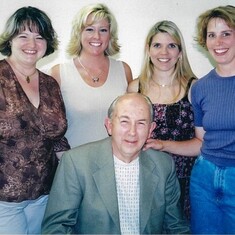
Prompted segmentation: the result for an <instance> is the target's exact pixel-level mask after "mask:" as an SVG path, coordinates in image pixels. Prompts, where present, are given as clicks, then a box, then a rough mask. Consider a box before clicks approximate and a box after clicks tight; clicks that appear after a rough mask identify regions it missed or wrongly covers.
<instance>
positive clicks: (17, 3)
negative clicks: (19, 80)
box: [0, 0, 235, 77]
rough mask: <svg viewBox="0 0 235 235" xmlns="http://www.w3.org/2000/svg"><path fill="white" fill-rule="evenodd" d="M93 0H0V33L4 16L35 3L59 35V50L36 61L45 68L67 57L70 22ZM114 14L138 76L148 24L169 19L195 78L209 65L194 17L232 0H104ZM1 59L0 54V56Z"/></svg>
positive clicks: (126, 55)
mask: <svg viewBox="0 0 235 235" xmlns="http://www.w3.org/2000/svg"><path fill="white" fill-rule="evenodd" d="M96 2H98V1H93V0H1V7H0V19H1V23H0V32H2V30H3V27H4V24H5V22H6V19H7V18H8V17H9V16H10V15H11V14H12V13H13V12H14V11H15V10H16V9H17V8H19V7H22V6H29V5H30V6H35V7H39V8H40V9H42V10H44V11H45V12H46V13H47V14H48V15H49V17H50V18H51V20H52V23H53V26H54V28H55V30H56V32H57V34H58V36H59V40H60V46H59V50H58V51H57V52H56V53H54V54H52V55H50V56H48V57H46V58H44V59H43V60H42V61H40V62H39V63H38V68H41V69H43V70H44V69H45V70H46V69H47V68H49V67H51V66H52V65H54V64H56V63H59V62H63V61H64V60H66V59H67V55H66V53H65V48H66V46H67V43H68V41H69V37H70V31H71V22H72V19H73V17H74V15H75V14H76V13H77V11H78V10H79V9H80V8H81V7H82V6H84V5H87V4H89V3H96ZM101 2H102V3H105V4H106V5H107V6H108V7H109V8H110V9H111V11H112V12H113V13H114V15H115V16H116V19H117V21H118V26H119V43H120V44H121V46H122V47H121V53H120V54H119V56H118V59H120V60H124V61H125V62H127V63H128V64H129V65H130V67H131V68H132V72H133V76H134V77H136V76H138V74H139V72H140V67H141V63H142V55H143V49H144V40H145V37H146V35H147V32H148V30H149V29H150V27H151V26H152V25H153V24H155V23H156V22H157V21H160V20H172V21H174V22H175V23H176V24H177V25H178V27H179V28H180V29H181V31H182V33H183V36H184V39H185V43H186V47H187V53H188V57H189V60H190V63H191V66H192V68H193V70H194V72H195V74H196V75H197V76H198V77H201V76H203V75H204V74H205V73H207V72H208V71H209V70H210V69H211V68H212V64H211V63H210V62H209V60H208V59H207V58H206V56H204V55H203V53H201V52H200V51H199V50H198V48H197V46H196V43H195V42H194V40H193V37H194V36H195V23H196V18H197V16H198V15H199V14H200V13H202V12H204V11H205V10H207V9H210V8H213V7H216V6H219V5H227V4H230V5H234V4H235V0H213V1H212V0H103V1H101ZM1 58H3V57H2V56H0V59H1Z"/></svg>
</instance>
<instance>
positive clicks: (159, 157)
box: [142, 149, 173, 165]
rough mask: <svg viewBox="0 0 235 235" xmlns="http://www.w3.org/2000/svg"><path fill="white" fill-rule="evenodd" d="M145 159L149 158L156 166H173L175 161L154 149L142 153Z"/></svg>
mask: <svg viewBox="0 0 235 235" xmlns="http://www.w3.org/2000/svg"><path fill="white" fill-rule="evenodd" d="M142 154H143V156H144V157H147V158H149V159H150V160H151V161H153V162H154V163H155V164H159V163H161V164H170V165H171V164H172V162H173V159H172V157H171V156H170V155H169V154H167V153H165V152H161V151H158V150H154V149H148V150H146V151H144V152H142Z"/></svg>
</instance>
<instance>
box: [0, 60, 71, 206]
mask: <svg viewBox="0 0 235 235" xmlns="http://www.w3.org/2000/svg"><path fill="white" fill-rule="evenodd" d="M39 94H40V104H39V107H38V108H35V107H34V106H33V105H32V103H31V102H30V101H29V99H28V97H27V96H26V94H25V92H24V90H23V89H22V87H21V86H20V83H19V82H18V80H17V78H16V76H15V74H14V72H13V70H12V69H11V67H10V65H9V64H8V63H7V62H6V60H2V61H0V200H1V201H7V202H21V201H23V200H31V199H36V198H38V197H39V196H41V195H45V194H48V193H49V190H50V187H51V183H52V180H53V177H54V172H55V169H56V166H57V159H56V157H55V152H54V149H53V147H54V143H55V142H58V141H59V140H60V139H61V138H62V137H63V135H64V133H65V131H66V129H67V120H66V117H65V108H64V103H63V100H62V97H61V93H60V88H59V85H58V84H57V82H56V81H55V80H54V79H53V78H52V77H50V76H48V75H46V74H44V73H42V72H40V71H39Z"/></svg>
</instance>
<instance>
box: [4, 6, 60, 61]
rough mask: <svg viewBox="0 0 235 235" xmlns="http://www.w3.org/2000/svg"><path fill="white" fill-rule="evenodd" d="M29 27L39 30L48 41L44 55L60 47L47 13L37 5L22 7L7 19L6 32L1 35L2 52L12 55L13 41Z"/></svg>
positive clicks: (34, 30) (31, 29) (35, 30)
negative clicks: (36, 6)
mask: <svg viewBox="0 0 235 235" xmlns="http://www.w3.org/2000/svg"><path fill="white" fill-rule="evenodd" d="M26 28H28V29H29V30H30V31H31V32H37V33H39V34H40V35H41V37H42V38H44V39H45V40H46V42H47V50H46V52H45V55H44V56H47V55H50V54H52V53H53V52H54V51H55V50H56V49H57V48H58V39H57V34H56V32H55V30H54V29H53V27H52V24H51V20H50V18H49V17H48V16H47V14H46V13H45V12H43V11H41V10H39V9H38V8H35V7H31V6H28V7H22V8H20V9H18V10H17V11H16V12H15V13H14V14H13V15H11V16H10V18H9V19H8V20H7V22H6V25H5V29H4V32H3V33H2V34H1V35H0V52H1V53H2V54H3V55H5V56H10V55H11V53H12V51H11V41H12V39H13V38H14V37H16V36H17V35H18V34H19V33H21V32H22V31H24V30H25V29H26Z"/></svg>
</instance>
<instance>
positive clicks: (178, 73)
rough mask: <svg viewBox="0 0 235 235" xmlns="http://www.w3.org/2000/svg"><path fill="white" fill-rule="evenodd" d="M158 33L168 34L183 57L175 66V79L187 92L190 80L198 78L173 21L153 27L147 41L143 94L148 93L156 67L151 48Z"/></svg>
mask: <svg viewBox="0 0 235 235" xmlns="http://www.w3.org/2000/svg"><path fill="white" fill-rule="evenodd" d="M158 33H168V34H169V35H170V36H171V37H172V38H173V39H174V41H175V42H176V44H177V45H178V47H179V51H180V52H181V57H180V58H179V59H178V61H177V63H176V65H175V71H174V76H173V77H174V79H177V80H178V81H179V82H180V87H183V88H184V89H185V90H186V87H187V84H188V81H189V79H190V78H192V77H195V78H196V76H195V75H194V73H193V71H192V69H191V66H190V64H189V60H188V57H187V53H186V47H185V43H184V39H183V36H182V34H181V32H180V30H179V28H178V27H177V25H176V24H175V23H173V22H172V21H167V20H164V21H160V22H158V23H156V24H155V25H153V27H152V28H151V29H150V31H149V33H148V35H147V38H146V40H145V51H144V60H143V65H142V69H141V73H140V75H139V81H140V88H141V92H142V93H143V94H146V93H147V90H148V86H149V81H150V79H151V78H152V75H153V71H154V65H153V63H152V61H151V59H150V57H149V48H150V46H151V44H152V40H153V37H154V36H155V35H156V34H158Z"/></svg>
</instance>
